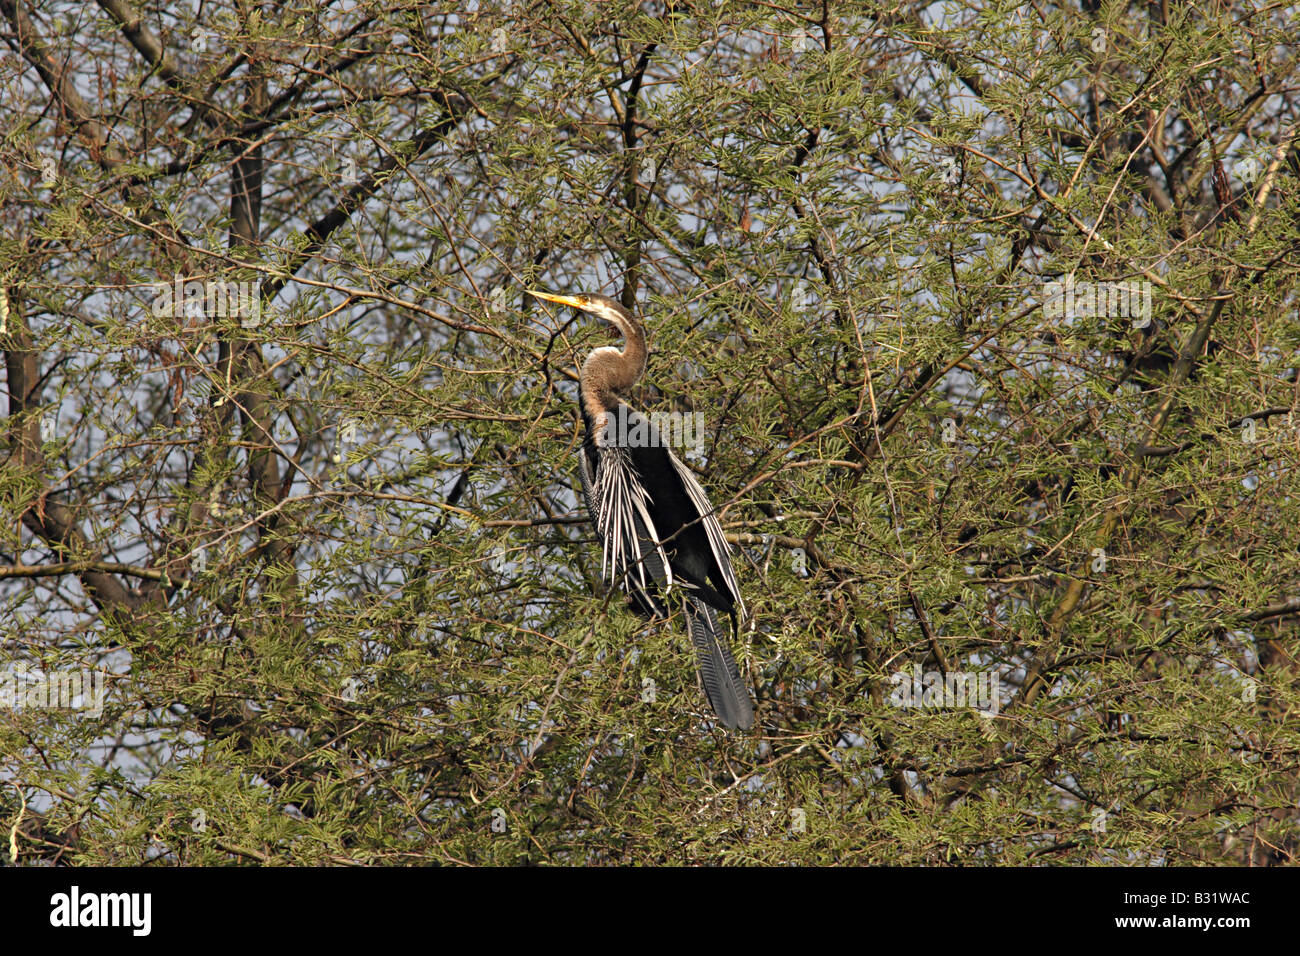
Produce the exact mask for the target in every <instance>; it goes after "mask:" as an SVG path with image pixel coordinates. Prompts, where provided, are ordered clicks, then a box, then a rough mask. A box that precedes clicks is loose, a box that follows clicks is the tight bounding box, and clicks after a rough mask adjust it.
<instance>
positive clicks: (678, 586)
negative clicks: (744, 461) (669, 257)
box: [529, 291, 754, 730]
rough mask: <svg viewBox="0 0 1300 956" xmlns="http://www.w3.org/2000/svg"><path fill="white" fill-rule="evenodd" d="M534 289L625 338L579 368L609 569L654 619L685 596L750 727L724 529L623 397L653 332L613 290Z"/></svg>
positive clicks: (735, 723)
mask: <svg viewBox="0 0 1300 956" xmlns="http://www.w3.org/2000/svg"><path fill="white" fill-rule="evenodd" d="M529 295H533V296H536V297H537V298H539V299H545V300H546V301H548V302H556V303H559V304H560V305H567V306H572V307H573V308H575V309H579V310H581V311H583V312H589V313H591V314H592V315H596V316H599V317H600V318H602V319H604V320H605V321H607V322H609V323H611V324H612V325H614V327H615V328H617V329H618V330H619V331H620V332H621V333H622V334H623V339H624V347H623V348H622V349H617V348H614V347H612V346H605V347H604V348H598V349H596V350H595V351H593V352H592V353H591V354H590V355H589V356H587V360H586V361H585V362H583V363H582V369H581V372H580V374H579V386H580V387H579V396H580V398H579V405H580V407H581V410H582V420H583V423H584V424H585V425H586V429H587V434H586V437H585V438H584V440H583V443H582V451H581V454H580V456H579V459H580V460H579V469H578V473H579V476H580V477H581V479H582V491H583V495H584V497H585V498H586V499H587V509H588V511H590V512H591V517H592V520H593V521H594V522H595V523H596V531H597V533H598V534H599V535H600V538H601V541H602V542H603V547H604V560H603V561H602V571H603V573H604V575H605V577H606V579H607V580H609V581H610V582H611V583H616V582H620V581H621V582H622V585H623V588H624V590H625V591H627V593H628V595H629V597H630V598H631V601H632V604H633V605H634V606H635V607H636V608H637V609H638V610H639V611H640V612H641V613H643V614H645V615H647V616H652V617H659V618H667V617H668V616H669V615H670V609H669V602H670V601H673V600H675V598H674V595H675V594H678V595H680V600H681V604H682V607H683V609H684V611H685V615H686V626H687V629H688V630H689V631H690V634H691V640H692V642H693V643H694V644H695V651H696V656H697V659H698V661H699V669H700V679H701V682H702V683H703V684H704V692H705V693H706V694H707V695H708V697H709V703H710V704H711V705H712V707H713V712H714V713H715V714H717V715H718V720H719V721H721V722H722V724H723V726H725V727H730V728H732V729H735V730H748V729H749V728H750V727H751V726H753V723H754V705H753V703H752V702H751V701H750V698H749V691H748V690H747V689H746V688H745V685H744V683H743V682H742V681H741V679H740V671H739V670H738V669H737V668H736V661H735V659H734V658H733V657H732V656H731V652H730V651H729V650H728V649H727V646H726V644H725V643H723V634H722V629H721V627H720V626H719V623H718V615H719V612H722V613H723V614H726V615H728V616H730V617H731V618H732V620H733V621H734V622H737V623H739V622H740V621H743V620H744V617H745V602H744V601H743V600H742V599H741V597H740V587H739V586H738V585H737V584H736V575H735V572H733V571H732V569H731V558H730V553H731V550H730V548H728V546H727V542H726V539H725V538H724V537H723V536H722V525H721V524H719V523H718V518H717V515H716V514H715V513H714V510H713V506H712V505H711V504H709V498H708V495H706V494H705V493H704V489H703V488H701V487H700V484H699V482H697V481H696V480H695V476H694V475H692V474H691V472H690V469H688V468H687V467H686V466H685V465H684V464H682V462H681V461H680V460H679V459H678V458H677V456H676V455H674V454H673V453H672V451H670V450H669V449H668V447H667V446H666V444H664V442H663V441H662V440H661V437H662V436H660V435H659V434H658V432H657V430H656V429H655V428H654V426H653V425H652V423H650V422H648V421H646V420H645V419H644V418H643V417H642V416H641V415H639V414H638V413H636V412H634V411H632V410H631V409H630V408H628V407H627V405H625V404H624V403H623V402H622V401H621V400H620V398H621V395H622V394H623V393H624V392H626V391H627V390H628V389H630V388H631V387H632V386H633V385H635V384H636V383H637V382H638V381H639V380H640V378H641V376H642V375H644V374H645V369H646V356H647V355H648V349H647V348H646V338H645V330H644V329H643V328H642V327H641V323H640V322H639V321H637V319H636V318H635V317H634V316H633V315H632V313H631V312H629V311H628V310H627V309H625V308H624V307H623V306H622V305H620V304H619V303H618V302H616V301H615V300H613V299H611V298H609V297H608V296H603V295H588V294H579V295H551V294H550V293H547V292H532V291H530V292H529ZM737 630H738V628H737Z"/></svg>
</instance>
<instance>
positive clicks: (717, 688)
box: [686, 596, 754, 730]
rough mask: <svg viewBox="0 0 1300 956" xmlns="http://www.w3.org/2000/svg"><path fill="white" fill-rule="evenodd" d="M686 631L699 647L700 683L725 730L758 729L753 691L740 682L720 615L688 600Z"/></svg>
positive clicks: (696, 647)
mask: <svg viewBox="0 0 1300 956" xmlns="http://www.w3.org/2000/svg"><path fill="white" fill-rule="evenodd" d="M686 627H687V629H688V630H689V631H690V632H691V641H692V643H694V644H695V654H696V657H697V659H698V660H699V665H700V681H701V682H702V683H703V684H704V693H705V694H707V695H708V697H709V703H710V704H711V705H712V706H713V712H714V713H715V714H717V715H718V720H719V721H721V722H722V725H723V726H724V727H729V728H731V729H732V730H749V728H750V727H752V726H754V704H753V701H751V700H750V699H749V690H748V689H747V688H746V687H745V684H744V682H743V681H742V680H741V679H740V670H739V669H738V668H737V667H736V660H735V658H733V657H732V656H731V651H729V650H727V645H726V644H725V643H723V634H722V630H721V628H719V626H718V615H717V612H716V611H714V610H713V608H711V607H709V606H708V605H707V604H705V603H704V602H703V601H698V600H696V599H695V598H693V597H689V596H688V597H687V598H686Z"/></svg>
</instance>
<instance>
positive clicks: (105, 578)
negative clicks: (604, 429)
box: [0, 0, 1300, 865]
mask: <svg viewBox="0 0 1300 956" xmlns="http://www.w3.org/2000/svg"><path fill="white" fill-rule="evenodd" d="M40 6H41V8H42V12H41V15H40V16H39V17H37V16H35V15H34V14H33V13H32V12H31V10H30V9H29V8H28V5H27V4H21V3H20V4H17V5H16V7H17V10H18V11H19V12H18V13H16V14H15V15H14V17H12V18H10V20H9V22H6V23H2V24H0V29H3V30H4V31H5V33H6V39H7V40H8V41H9V43H10V46H11V48H12V49H13V50H15V51H21V52H22V53H23V55H22V57H17V56H14V57H11V58H10V59H9V60H8V61H6V63H5V64H4V66H3V67H0V70H2V71H3V72H0V88H2V89H3V92H4V99H5V102H6V118H5V121H4V124H3V128H2V129H0V157H3V161H4V163H3V171H4V172H3V175H0V204H2V205H3V209H4V211H5V216H4V222H3V225H2V226H0V279H2V280H3V283H2V288H3V293H4V299H3V302H2V303H0V304H2V305H3V308H2V309H0V313H3V322H2V323H0V348H3V349H4V350H5V354H6V375H7V386H8V392H9V394H10V404H9V407H8V417H7V419H6V422H5V427H4V429H3V431H2V432H0V513H2V515H3V518H4V520H3V521H0V642H2V644H3V653H2V654H0V680H8V683H6V684H0V693H2V692H5V691H6V689H7V690H8V692H10V693H11V694H12V693H13V692H14V689H15V688H18V687H25V688H30V687H33V686H36V684H38V683H39V681H40V680H43V679H45V678H48V677H49V676H50V675H59V674H70V673H77V674H82V673H84V674H86V675H95V674H98V675H100V676H102V677H104V678H105V681H106V683H105V688H106V692H105V696H104V699H103V701H102V705H103V706H102V711H98V710H97V709H96V708H91V707H88V706H87V700H88V698H86V697H82V698H80V699H79V702H78V703H77V705H76V706H75V707H68V706H55V707H51V706H49V704H48V701H47V702H46V703H45V704H35V703H29V704H25V705H24V706H19V707H15V708H4V707H0V754H3V755H4V756H3V758H0V777H2V778H3V780H4V786H3V789H0V825H3V830H4V832H5V833H6V834H7V833H9V832H10V831H11V830H13V832H14V846H15V847H16V848H17V862H20V863H32V862H38V861H50V860H55V859H57V860H60V861H69V860H70V861H73V862H77V863H84V864H96V863H100V864H102V863H137V864H138V863H154V864H165V865H175V864H248V863H259V864H260V863H265V864H356V863H361V864H453V865H461V864H521V863H538V864H685V865H696V864H791V863H796V864H839V863H853V864H861V863H905V864H963V865H980V864H1001V863H1052V864H1081V863H1124V864H1157V865H1159V864H1198V863H1213V864H1225V863H1226V864H1256V865H1258V864H1269V863H1281V862H1294V860H1295V855H1296V847H1297V841H1298V839H1300V834H1298V833H1297V811H1296V806H1297V799H1298V798H1300V793H1298V791H1297V784H1296V775H1295V770H1294V768H1295V765H1296V761H1297V757H1298V756H1300V738H1298V735H1297V723H1296V721H1295V719H1294V714H1295V712H1296V708H1297V706H1300V688H1298V685H1297V676H1298V675H1297V673H1296V666H1295V655H1294V641H1295V636H1296V630H1295V628H1296V617H1297V614H1298V613H1300V601H1297V599H1296V598H1295V595H1296V593H1297V587H1298V586H1300V555H1298V553H1297V546H1296V540H1295V528H1296V526H1297V523H1300V516H1298V515H1295V514H1292V509H1293V508H1296V507H1297V503H1298V502H1300V487H1297V477H1296V469H1295V466H1296V461H1297V457H1298V456H1300V418H1296V417H1295V415H1294V412H1295V405H1296V402H1297V395H1300V378H1298V377H1297V368H1298V367H1300V361H1297V357H1296V355H1297V347H1298V346H1300V321H1298V320H1297V298H1296V277H1297V275H1298V274H1300V271H1298V269H1297V261H1296V249H1295V234H1296V223H1297V216H1298V214H1300V207H1298V206H1297V199H1296V196H1297V194H1298V191H1297V188H1296V187H1297V179H1298V178H1300V177H1298V176H1297V172H1298V170H1300V156H1298V155H1297V145H1300V144H1297V142H1296V129H1297V125H1296V120H1297V116H1296V111H1297V106H1296V103H1295V101H1294V97H1292V96H1289V95H1288V93H1289V91H1290V89H1291V88H1293V87H1294V84H1295V82H1296V76H1295V71H1296V69H1297V66H1296V63H1297V62H1298V61H1297V59H1296V56H1295V40H1294V27H1293V25H1292V24H1291V23H1289V22H1288V18H1289V17H1290V16H1292V15H1293V11H1288V10H1286V9H1283V8H1277V9H1271V8H1270V9H1268V10H1266V11H1263V12H1251V11H1246V10H1242V9H1241V8H1239V7H1227V6H1225V7H1222V8H1217V7H1216V8H1213V9H1209V10H1206V9H1203V8H1202V7H1200V6H1198V5H1184V6H1181V7H1177V8H1174V7H1170V8H1168V9H1167V10H1165V9H1163V8H1161V7H1159V5H1157V6H1156V7H1149V6H1126V5H1123V4H1108V5H1104V6H1103V8H1102V9H1101V10H1100V11H1099V12H1097V13H1090V12H1087V9H1086V8H1087V7H1090V6H1094V5H1085V8H1080V7H1078V6H1066V7H1059V6H1058V7H1052V8H1050V9H1047V10H1045V11H1044V13H1045V16H1043V17H1040V16H1039V15H1038V13H1033V14H1032V15H1031V14H1028V13H1026V9H1025V8H1024V7H1023V5H1019V4H986V5H975V4H961V3H952V4H946V5H945V7H944V10H945V12H944V14H943V15H942V17H941V18H929V17H930V14H929V13H927V19H925V20H922V19H918V18H915V17H913V16H912V15H911V14H909V13H905V12H902V11H901V10H900V11H895V12H893V13H890V14H888V15H886V14H884V13H883V12H882V11H881V10H880V8H879V7H878V5H876V4H869V3H843V4H835V5H831V6H829V7H826V8H823V7H820V6H818V7H815V8H804V7H799V6H797V5H787V6H786V7H782V6H781V5H779V4H778V5H775V6H773V5H763V6H756V5H752V4H740V3H732V2H730V0H728V2H723V3H714V4H704V3H697V4H674V5H672V10H670V11H665V10H664V9H663V5H662V4H652V3H645V4H633V3H629V2H611V3H599V4H592V3H584V2H579V0H561V2H557V3H552V4H546V5H535V4H534V5H528V4H519V3H491V2H489V3H482V4H477V5H473V9H464V7H465V5H463V4H437V3H432V4H430V3H418V4H417V3H403V2H399V3H392V2H389V3H384V4H379V3H370V2H362V3H354V4H351V5H347V7H346V9H336V8H334V7H331V6H328V5H326V6H324V7H322V6H320V5H314V4H305V3H300V2H298V3H285V4H277V5H273V7H274V9H272V6H268V5H255V4H251V3H246V2H243V0H238V2H228V3H204V4H202V7H201V9H202V16H203V18H204V19H203V21H202V22H200V23H196V22H194V21H193V17H194V12H193V9H192V8H183V5H182V6H178V5H175V4H154V3H140V4H137V8H138V11H139V12H140V13H141V14H142V15H143V18H142V20H141V23H142V24H144V25H145V26H144V28H143V29H144V33H143V35H142V36H136V37H135V38H131V37H129V36H128V35H127V33H126V32H125V31H120V30H119V29H118V27H119V25H117V24H115V23H114V22H113V21H112V19H111V16H110V14H109V13H107V12H104V11H103V10H100V9H98V8H96V9H94V10H93V11H90V10H86V11H82V7H83V6H84V5H80V4H71V3H45V4H41V5H40ZM79 11H81V12H80V13H79ZM931 12H932V11H931ZM1162 16H1165V17H1167V18H1168V19H1167V20H1165V21H1162V20H1161V19H1160V18H1161V17H1162ZM61 18H66V19H67V23H63V19H61ZM18 20H22V23H23V26H22V29H20V28H19V23H18V22H17V21H18ZM197 36H202V37H203V38H204V39H203V41H202V42H200V41H198V40H196V39H194V38H195V37H197ZM20 37H22V38H25V39H20ZM32 38H35V39H32ZM24 44H25V45H24ZM41 44H44V46H41ZM53 46H57V47H58V49H59V50H60V51H62V53H61V56H62V57H64V58H65V59H66V62H67V63H68V64H70V67H69V68H70V70H71V71H72V74H73V75H74V76H75V83H74V84H73V87H75V90H76V93H77V95H76V96H75V97H72V96H70V95H69V90H70V89H72V88H73V87H68V88H62V87H57V86H56V87H55V88H53V89H52V88H51V87H50V86H48V85H47V82H46V79H45V78H43V77H42V75H41V74H40V72H39V71H38V70H37V69H36V68H35V65H34V64H35V62H36V61H38V60H40V52H41V50H42V49H45V48H47V47H53ZM158 51H163V52H165V53H166V55H167V60H165V61H163V62H161V63H159V62H154V60H156V57H157V52H158ZM47 173H52V175H51V176H48V177H47V175H46V174H47ZM250 195H253V196H255V197H256V198H255V200H252V199H250V198H249V196H250ZM178 278H179V280H180V281H181V282H182V283H183V282H184V281H185V280H198V281H200V282H205V283H207V282H216V281H218V280H224V281H226V282H229V283H251V285H249V286H243V285H240V286H236V287H235V288H236V289H238V290H243V289H248V290H251V291H250V293H249V297H250V298H251V301H252V302H253V304H255V305H256V306H257V310H258V311H257V312H255V313H254V315H253V317H252V321H241V318H240V316H239V315H238V314H235V313H232V312H225V311H221V310H220V309H218V308H217V307H216V304H215V303H214V302H210V301H207V300H204V301H203V302H190V301H187V300H186V299H185V297H184V296H182V300H181V301H179V302H171V301H170V300H168V299H167V296H169V295H170V294H171V292H170V290H173V289H174V285H173V283H174V282H175V281H176V280H177V279H178ZM1053 283H1056V284H1057V285H1055V286H1054V285H1052V284H1053ZM526 288H548V289H555V290H565V291H568V290H588V291H603V292H606V293H611V294H615V295H620V294H623V292H624V290H630V293H629V294H631V295H632V296H633V297H634V298H635V300H636V302H637V303H638V308H639V310H640V311H641V313H642V314H643V316H644V318H645V322H646V326H647V329H648V334H649V337H650V343H651V348H652V354H651V357H650V367H649V372H648V374H647V376H646V379H645V381H644V382H643V384H642V385H641V386H639V387H638V389H637V391H636V394H635V396H634V398H635V399H636V400H637V402H638V403H639V404H640V405H641V406H643V407H644V408H646V409H648V410H655V411H683V412H685V411H699V412H701V413H703V414H704V416H705V418H706V423H707V426H708V430H707V434H706V436H705V441H704V443H703V447H702V448H701V449H700V450H699V453H698V454H692V455H689V456H687V457H688V459H689V460H690V461H691V462H692V463H693V465H695V466H697V467H698V468H699V470H700V472H701V475H702V481H703V483H704V485H705V486H706V487H707V488H708V489H709V491H710V494H711V496H712V498H713V500H714V502H715V504H716V505H717V506H718V507H719V510H720V514H721V518H722V523H723V526H724V528H725V530H726V532H727V534H728V536H729V538H730V540H731V541H732V543H733V545H734V547H735V548H736V549H737V560H736V564H737V573H738V576H739V578H740V583H741V588H742V590H743V592H744V594H745V597H746V601H747V603H748V604H749V607H750V611H751V617H750V619H749V620H748V621H746V622H744V623H743V625H742V627H741V629H740V633H739V634H738V636H737V639H736V641H735V646H736V647H737V649H738V651H739V652H740V653H739V654H738V657H739V658H740V659H741V661H742V670H743V671H744V673H745V675H746V676H747V678H748V679H749V680H750V681H751V683H752V686H753V688H754V689H755V691H756V694H757V697H758V699H759V707H758V727H757V728H756V729H755V732H754V733H753V734H752V735H748V736H746V735H739V734H729V733H726V732H723V731H721V730H719V729H716V728H715V727H714V726H713V725H712V722H711V720H710V715H709V713H708V711H707V709H706V708H707V704H706V702H705V700H704V697H703V695H702V693H701V691H700V690H699V688H698V687H697V686H696V683H695V679H694V677H693V673H694V670H693V668H694V663H693V659H692V651H691V649H690V644H689V641H688V640H687V638H686V636H685V634H684V631H683V628H682V622H681V621H680V620H676V621H672V622H668V623H664V622H654V623H652V622H646V621H643V620H641V619H640V618H638V617H636V616H635V615H633V614H632V613H631V612H630V611H629V610H628V609H627V608H626V607H625V602H624V601H623V599H622V598H621V597H620V596H619V595H618V594H617V593H611V592H610V591H609V590H608V589H607V588H606V586H605V585H604V584H603V583H602V581H601V567H600V553H599V548H598V545H597V543H596V542H595V540H594V534H593V531H592V529H591V526H590V524H589V523H588V522H587V520H586V515H585V512H584V510H583V509H582V508H581V506H580V497H579V495H578V493H577V487H576V484H577V482H576V475H575V467H576V458H575V451H576V448H577V445H578V442H579V441H580V440H581V423H580V422H579V420H578V416H577V414H576V408H575V404H574V398H575V395H576V367H577V365H578V364H579V363H580V362H581V360H582V358H583V357H584V356H585V354H586V353H587V352H588V351H589V350H590V349H592V348H594V347H597V346H600V345H604V344H608V341H609V339H608V338H607V335H606V331H605V330H604V329H601V328H596V327H595V326H596V323H594V322H592V321H589V320H588V319H586V318H582V319H579V320H577V321H570V320H571V318H572V316H571V315H570V314H569V313H568V312H567V310H556V309H553V308H551V307H549V306H548V307H542V305H541V304H540V303H538V302H536V301H534V300H532V299H529V298H528V297H526V296H525V295H524V294H523V290H524V289H526ZM1065 290H1069V291H1068V293H1066V292H1065ZM1054 291H1060V292H1062V294H1063V296H1064V295H1066V294H1068V295H1069V296H1070V297H1071V298H1063V297H1058V298H1056V299H1053V293H1054ZM1130 292H1132V295H1129V293H1130ZM160 298H162V299H163V300H164V302H163V307H157V306H156V305H155V303H156V302H158V301H159V299H160ZM1144 308H1145V309H1146V310H1147V311H1146V312H1144V311H1143V309H1144ZM245 318H246V319H247V316H246V317H245ZM1145 319H1149V320H1150V321H1144V320H1145ZM1288 515H1291V517H1288ZM19 671H21V672H22V675H21V676H18V677H15V676H13V675H15V674H18V673H19ZM967 673H969V674H972V675H976V674H990V673H992V674H994V675H996V689H997V690H998V693H999V696H998V700H997V701H996V705H995V707H996V712H995V713H983V714H981V713H977V712H976V709H974V708H972V707H970V706H966V705H965V704H963V703H958V702H955V700H954V699H953V698H952V695H951V693H950V691H951V688H952V685H951V684H948V685H945V686H946V688H947V690H948V691H949V694H948V696H947V697H943V696H940V697H939V698H936V699H934V700H932V701H930V702H928V703H927V701H926V698H925V695H924V693H923V692H924V691H925V688H926V687H927V686H930V687H931V688H933V687H934V686H937V685H936V684H935V682H936V681H942V680H943V678H944V676H945V675H957V674H967ZM914 675H916V676H919V677H921V678H922V680H921V683H920V685H919V686H918V687H917V700H914V701H910V703H911V704H915V706H911V705H909V706H903V704H908V703H909V701H908V700H905V699H901V698H900V696H899V695H900V693H901V692H902V691H903V690H904V689H905V688H910V684H911V681H912V678H913V676H914ZM927 681H928V685H927ZM24 693H26V691H24ZM63 703H68V702H67V701H63ZM986 709H990V708H988V707H986ZM8 852H9V851H8V847H7V846H6V847H5V849H4V853H5V854H6V858H8Z"/></svg>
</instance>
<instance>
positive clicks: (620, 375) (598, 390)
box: [579, 314, 649, 427]
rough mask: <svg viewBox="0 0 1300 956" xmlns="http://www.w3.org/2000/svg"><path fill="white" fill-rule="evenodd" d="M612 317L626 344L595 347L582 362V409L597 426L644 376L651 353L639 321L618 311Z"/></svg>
mask: <svg viewBox="0 0 1300 956" xmlns="http://www.w3.org/2000/svg"><path fill="white" fill-rule="evenodd" d="M610 321H611V322H613V323H614V324H615V325H617V326H618V328H619V331H621V332H622V333H623V339H624V345H623V348H622V349H616V348H613V347H610V346H605V347H604V348H599V349H596V350H595V351H594V352H592V353H591V354H590V355H588V356H587V360H586V361H585V362H583V363H582V371H581V372H580V373H579V380H580V382H581V387H582V407H583V411H585V412H586V413H587V417H588V418H590V419H591V420H592V421H593V422H594V423H595V424H596V425H597V427H600V426H602V425H603V424H604V423H603V420H602V418H603V415H604V413H606V412H611V411H613V410H614V409H615V408H617V407H618V403H619V395H620V393H622V392H625V391H626V390H628V389H630V388H631V387H632V386H633V385H635V384H636V383H637V382H639V381H640V380H641V376H642V375H644V374H645V367H646V358H647V357H648V355H649V349H648V348H647V347H646V340H645V330H644V329H643V328H642V327H641V323H640V322H638V321H637V320H636V319H634V318H631V317H628V316H623V315H617V314H616V315H613V316H611V317H610Z"/></svg>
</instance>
